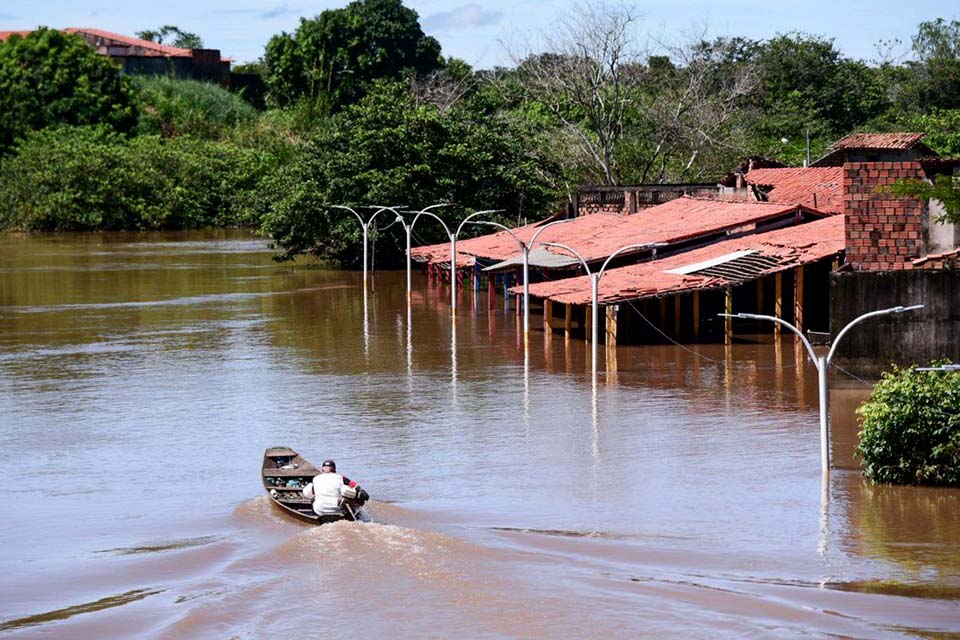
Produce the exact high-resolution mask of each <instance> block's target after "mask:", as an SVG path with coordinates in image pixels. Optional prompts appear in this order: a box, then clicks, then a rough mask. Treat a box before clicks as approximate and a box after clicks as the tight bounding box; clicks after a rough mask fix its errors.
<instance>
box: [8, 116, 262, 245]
mask: <svg viewBox="0 0 960 640" xmlns="http://www.w3.org/2000/svg"><path fill="white" fill-rule="evenodd" d="M16 151H17V153H16V155H15V156H14V157H12V158H8V159H6V160H4V162H3V163H0V183H2V184H3V185H4V187H3V189H2V190H0V226H2V227H4V228H8V229H10V228H12V229H22V230H29V231H87V230H98V229H185V228H196V227H204V226H212V225H216V226H229V225H240V224H250V223H255V222H256V221H257V220H258V219H259V215H260V211H259V209H260V207H262V206H263V205H262V199H261V195H260V191H259V189H258V188H257V185H258V179H259V177H260V175H262V173H263V172H264V171H266V170H267V165H266V161H265V159H264V158H263V157H262V155H261V154H260V153H258V152H256V151H253V150H248V149H242V148H239V147H236V146H234V145H230V144H227V143H223V142H208V141H203V140H197V139H194V138H188V137H183V138H175V139H172V140H165V139H163V138H161V137H159V136H138V137H135V138H124V137H122V136H120V135H119V134H116V133H114V132H111V131H109V130H107V129H104V128H91V127H62V128H58V129H45V130H43V131H39V132H36V133H33V134H30V135H28V136H27V137H26V139H25V140H24V141H23V142H22V143H21V144H20V145H19V146H18V147H17V150H16Z"/></svg>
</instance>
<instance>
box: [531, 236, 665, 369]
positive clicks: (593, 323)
mask: <svg viewBox="0 0 960 640" xmlns="http://www.w3.org/2000/svg"><path fill="white" fill-rule="evenodd" d="M541 244H543V245H544V246H547V247H557V248H559V249H563V250H564V251H567V252H568V253H570V254H571V255H572V256H573V257H575V258H576V259H577V260H579V261H580V264H581V265H583V269H584V271H586V272H587V275H588V276H590V292H591V299H592V302H591V309H590V313H591V316H590V318H591V320H590V332H591V333H590V342H591V343H592V346H591V352H590V366H591V371H592V372H593V375H594V377H596V375H597V315H598V313H597V309H598V307H599V306H600V305H599V298H600V278H602V277H603V272H604V271H605V270H606V268H607V265H609V264H610V261H611V260H613V259H614V258H615V257H617V256H618V255H620V254H621V253H623V252H624V251H629V250H631V249H651V248H653V247H658V246H662V245H663V243H655V242H648V243H646V244H628V245H627V246H625V247H620V248H619V249H617V250H616V251H614V252H613V253H611V254H610V255H609V256H607V259H606V260H604V262H603V265H602V266H601V267H600V270H599V271H597V272H596V273H593V272H591V271H590V267H589V266H588V265H587V261H586V260H585V259H584V257H583V256H581V255H580V254H579V253H577V251H576V250H575V249H573V247H568V246H567V245H565V244H561V243H559V242H543V243H541Z"/></svg>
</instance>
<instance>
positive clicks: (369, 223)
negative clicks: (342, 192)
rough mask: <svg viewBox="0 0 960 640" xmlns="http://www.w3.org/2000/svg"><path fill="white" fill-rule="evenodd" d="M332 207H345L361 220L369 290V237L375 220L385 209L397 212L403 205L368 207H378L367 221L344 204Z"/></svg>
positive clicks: (365, 285)
mask: <svg viewBox="0 0 960 640" xmlns="http://www.w3.org/2000/svg"><path fill="white" fill-rule="evenodd" d="M331 207H333V208H334V209H344V210H346V211H349V212H350V213H352V214H353V215H355V216H356V217H357V220H359V221H360V227H361V228H362V229H363V290H364V291H366V290H367V238H368V236H369V235H370V229H371V228H372V227H373V221H374V220H375V219H376V217H377V216H378V215H380V214H381V213H383V212H384V211H392V212H394V213H395V214H396V213H397V209H401V208H402V207H401V206H400V205H396V206H393V207H378V206H373V207H368V208H369V209H376V211H375V212H374V213H373V215H372V216H370V219H369V220H366V221H364V219H363V216H361V215H360V214H359V213H357V212H356V211H354V210H353V209H351V208H350V207H347V206H344V205H342V204H334V205H331ZM397 215H399V214H397Z"/></svg>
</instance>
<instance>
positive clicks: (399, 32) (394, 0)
mask: <svg viewBox="0 0 960 640" xmlns="http://www.w3.org/2000/svg"><path fill="white" fill-rule="evenodd" d="M264 63H265V67H266V78H265V79H266V82H267V87H268V89H269V92H270V98H271V100H272V101H273V103H274V104H276V105H278V106H281V107H283V106H288V105H291V104H293V103H295V102H296V101H298V100H300V99H309V100H312V101H314V102H318V101H319V102H321V103H322V104H324V105H325V106H326V107H327V108H329V109H331V110H333V111H336V110H337V109H340V108H342V107H344V106H346V105H349V104H353V103H354V102H356V101H357V100H359V99H360V98H361V97H362V96H363V94H364V92H365V91H366V88H367V87H368V86H369V85H370V83H371V82H373V81H375V80H379V79H393V80H399V79H400V78H401V77H402V76H403V74H405V73H408V72H412V73H420V74H423V73H429V72H430V71H433V70H436V69H438V68H440V66H441V64H440V63H441V61H440V43H439V42H437V41H436V40H435V39H434V38H431V37H429V36H425V35H424V33H423V31H422V30H421V29H420V23H419V22H418V21H417V14H416V12H415V11H413V10H412V9H408V8H407V7H404V6H403V4H402V3H401V2H400V0H354V2H351V3H350V4H348V5H347V6H346V7H344V8H342V9H330V10H327V11H324V12H323V13H321V14H320V15H318V16H316V17H315V18H312V19H306V18H301V19H300V26H299V27H297V30H296V32H295V33H293V34H288V33H282V34H280V35H277V36H274V37H273V38H271V39H270V42H269V43H267V49H266V53H265V56H264Z"/></svg>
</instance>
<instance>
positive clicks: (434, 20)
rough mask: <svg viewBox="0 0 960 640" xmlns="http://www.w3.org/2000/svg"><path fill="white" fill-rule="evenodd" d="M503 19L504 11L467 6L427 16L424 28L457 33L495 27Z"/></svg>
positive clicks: (424, 20)
mask: <svg viewBox="0 0 960 640" xmlns="http://www.w3.org/2000/svg"><path fill="white" fill-rule="evenodd" d="M502 17H503V12H502V11H487V10H485V9H484V8H483V7H481V6H480V5H478V4H465V5H463V6H460V7H456V8H455V9H451V10H450V11H441V12H440V13H435V14H433V15H431V16H427V17H426V18H424V19H423V28H424V30H427V31H457V30H459V29H470V28H473V27H485V26H488V25H494V24H497V23H498V22H500V18H502Z"/></svg>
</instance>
